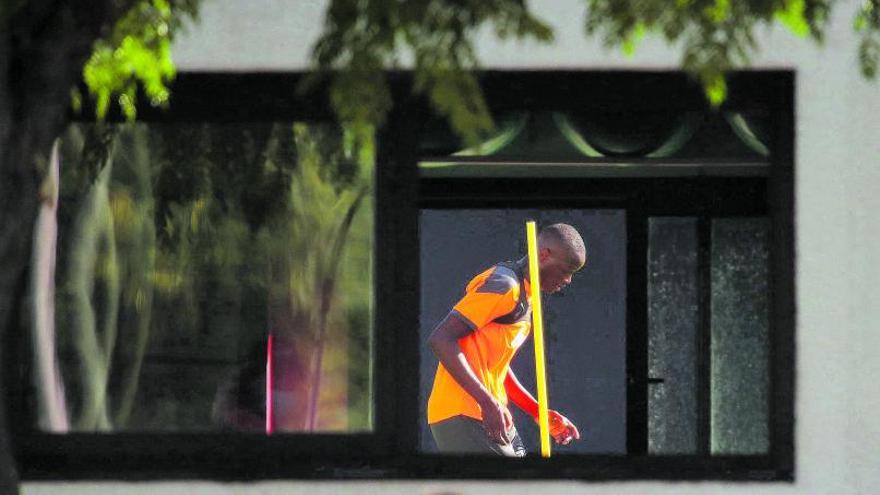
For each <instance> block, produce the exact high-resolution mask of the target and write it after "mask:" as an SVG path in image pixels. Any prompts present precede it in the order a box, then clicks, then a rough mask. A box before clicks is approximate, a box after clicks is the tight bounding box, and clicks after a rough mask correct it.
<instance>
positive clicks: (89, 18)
mask: <svg viewBox="0 0 880 495" xmlns="http://www.w3.org/2000/svg"><path fill="white" fill-rule="evenodd" d="M124 3H125V4H127V5H117V4H116V2H113V1H112V0H87V1H81V2H73V1H71V0H56V1H50V0H30V1H28V2H24V4H23V6H21V7H19V8H18V10H17V11H16V12H14V13H13V14H12V15H11V17H9V18H7V19H0V384H2V385H4V389H5V390H7V391H8V393H7V394H0V495H7V494H17V493H18V481H17V475H16V468H15V465H14V459H13V456H12V445H11V443H10V439H9V436H8V432H9V430H8V428H6V426H7V425H6V412H7V408H8V406H7V404H6V399H7V397H20V395H21V394H22V392H23V387H24V384H23V383H22V382H21V380H20V378H22V377H20V376H15V375H13V376H6V374H8V373H9V372H11V371H12V372H16V371H17V369H16V368H14V367H13V366H10V364H9V359H10V357H11V356H14V355H16V353H17V351H20V350H21V349H20V347H21V339H22V337H23V329H22V325H21V322H20V321H19V319H18V315H19V311H18V309H19V308H20V307H21V305H22V304H23V303H24V302H25V298H26V294H27V291H26V290H22V287H26V281H25V278H24V277H26V276H27V275H26V274H27V266H28V263H29V259H30V255H31V242H32V235H33V228H34V220H35V218H36V213H37V184H38V173H37V171H38V170H39V169H38V168H37V167H36V165H37V164H38V163H41V162H42V163H45V162H46V158H45V157H47V156H48V154H49V149H50V146H51V143H52V141H53V140H54V139H55V137H56V136H58V135H59V134H60V133H61V131H62V129H63V127H64V124H65V121H66V117H65V116H66V113H67V108H68V104H69V99H70V89H71V88H72V87H73V86H74V85H75V84H76V82H77V81H79V79H80V77H81V72H82V67H83V63H84V62H85V60H86V58H87V57H88V55H89V51H90V49H91V45H92V43H93V42H94V40H95V39H97V38H98V36H99V35H100V34H101V30H102V26H108V25H112V23H113V22H115V19H117V18H118V16H119V15H120V13H121V12H122V11H123V9H125V8H126V7H127V6H128V5H130V3H131V2H124ZM16 426H17V429H22V428H24V427H26V426H27V425H16Z"/></svg>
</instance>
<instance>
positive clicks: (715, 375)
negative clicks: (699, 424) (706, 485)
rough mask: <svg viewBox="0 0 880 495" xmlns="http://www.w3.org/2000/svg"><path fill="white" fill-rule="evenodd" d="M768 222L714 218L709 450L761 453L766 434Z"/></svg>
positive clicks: (764, 450)
mask: <svg viewBox="0 0 880 495" xmlns="http://www.w3.org/2000/svg"><path fill="white" fill-rule="evenodd" d="M767 237H768V222H767V220H766V219H765V218H744V219H716V220H714V221H713V222H712V255H711V256H712V316H711V322H712V323H711V325H712V336H711V388H712V392H711V394H712V396H711V397H712V398H711V402H712V404H711V435H712V442H711V452H712V453H713V454H761V453H766V452H767V451H768V448H769V436H768V392H769V382H770V379H769V372H768V353H769V340H768V313H767V311H768V286H767V284H768V277H767V262H768V239H767Z"/></svg>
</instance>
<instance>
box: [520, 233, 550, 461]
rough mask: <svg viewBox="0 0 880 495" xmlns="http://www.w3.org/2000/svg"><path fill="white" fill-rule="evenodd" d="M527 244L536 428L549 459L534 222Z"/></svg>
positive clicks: (542, 332)
mask: <svg viewBox="0 0 880 495" xmlns="http://www.w3.org/2000/svg"><path fill="white" fill-rule="evenodd" d="M526 238H527V240H528V244H529V284H531V288H532V331H533V332H534V336H535V377H536V378H537V379H538V426H539V427H540V431H541V456H542V457H550V416H549V414H548V412H547V374H546V371H545V369H544V319H543V318H542V314H543V313H542V312H541V274H540V271H539V270H540V268H539V265H538V234H537V231H536V227H535V222H534V221H529V222H526Z"/></svg>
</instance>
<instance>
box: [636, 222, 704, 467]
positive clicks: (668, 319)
mask: <svg viewBox="0 0 880 495" xmlns="http://www.w3.org/2000/svg"><path fill="white" fill-rule="evenodd" d="M648 225H649V234H648V374H649V376H650V377H651V378H653V379H655V380H653V382H652V383H649V386H648V452H649V453H652V454H694V453H696V452H697V352H698V349H697V332H698V331H699V294H698V267H697V221H696V219H695V218H672V217H658V218H651V219H650V221H649V224H648ZM661 380H662V381H661Z"/></svg>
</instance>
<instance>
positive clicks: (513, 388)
mask: <svg viewBox="0 0 880 495" xmlns="http://www.w3.org/2000/svg"><path fill="white" fill-rule="evenodd" d="M504 389H505V390H506V391H507V398H508V399H510V401H511V402H513V403H514V404H516V406H517V407H519V408H520V409H522V410H523V412H525V413H526V414H528V415H529V416H531V417H533V418H537V417H538V401H537V400H536V399H535V397H534V396H532V394H530V393H529V391H528V390H526V388H525V387H523V386H522V384H521V383H520V382H519V380H518V379H517V378H516V375H515V374H514V373H513V370H508V372H507V377H505V379H504Z"/></svg>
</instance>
